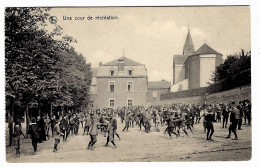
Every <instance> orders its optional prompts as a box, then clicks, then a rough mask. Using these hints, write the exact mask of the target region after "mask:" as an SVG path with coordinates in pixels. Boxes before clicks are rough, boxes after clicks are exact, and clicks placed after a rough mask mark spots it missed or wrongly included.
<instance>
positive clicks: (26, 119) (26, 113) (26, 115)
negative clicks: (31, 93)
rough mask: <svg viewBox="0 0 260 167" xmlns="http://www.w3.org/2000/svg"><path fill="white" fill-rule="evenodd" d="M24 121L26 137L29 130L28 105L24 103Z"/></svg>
mask: <svg viewBox="0 0 260 167" xmlns="http://www.w3.org/2000/svg"><path fill="white" fill-rule="evenodd" d="M25 121H26V135H28V129H29V107H28V103H26V110H25Z"/></svg>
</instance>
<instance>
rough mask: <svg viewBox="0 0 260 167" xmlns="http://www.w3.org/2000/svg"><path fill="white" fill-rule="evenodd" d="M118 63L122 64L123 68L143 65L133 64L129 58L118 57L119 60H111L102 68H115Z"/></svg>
mask: <svg viewBox="0 0 260 167" xmlns="http://www.w3.org/2000/svg"><path fill="white" fill-rule="evenodd" d="M119 61H122V62H124V65H125V66H140V65H143V64H140V63H137V62H135V61H133V60H131V59H129V58H126V57H120V58H119V59H116V60H113V61H111V62H108V63H106V64H103V66H117V65H118V62H119Z"/></svg>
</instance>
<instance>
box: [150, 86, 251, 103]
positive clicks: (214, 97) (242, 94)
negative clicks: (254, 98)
mask: <svg viewBox="0 0 260 167" xmlns="http://www.w3.org/2000/svg"><path fill="white" fill-rule="evenodd" d="M245 98H247V99H249V100H250V101H251V86H244V87H241V88H235V89H231V90H228V91H223V92H218V93H214V94H209V95H201V96H193V97H180V98H172V99H164V100H163V99H162V98H161V100H160V101H156V102H153V103H152V104H151V105H164V104H172V103H183V104H187V103H189V104H197V103H198V102H200V104H202V103H204V102H205V101H207V103H211V102H217V103H220V102H227V103H228V102H229V101H230V100H234V101H235V102H236V103H238V102H239V101H240V100H244V99H245Z"/></svg>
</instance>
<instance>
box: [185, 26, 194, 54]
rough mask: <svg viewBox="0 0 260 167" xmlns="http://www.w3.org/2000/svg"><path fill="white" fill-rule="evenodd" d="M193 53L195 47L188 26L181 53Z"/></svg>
mask: <svg viewBox="0 0 260 167" xmlns="http://www.w3.org/2000/svg"><path fill="white" fill-rule="evenodd" d="M193 53H195V49H194V45H193V42H192V39H191V35H190V28H188V34H187V37H186V41H185V43H184V46H183V55H191V54H193Z"/></svg>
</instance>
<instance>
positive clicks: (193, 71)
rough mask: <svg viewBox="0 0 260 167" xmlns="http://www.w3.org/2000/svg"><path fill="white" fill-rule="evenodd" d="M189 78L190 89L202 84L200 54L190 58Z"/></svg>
mask: <svg viewBox="0 0 260 167" xmlns="http://www.w3.org/2000/svg"><path fill="white" fill-rule="evenodd" d="M188 61H189V62H188V73H189V75H188V80H189V89H195V88H199V87H201V86H200V84H199V83H200V61H199V58H198V56H192V57H191V58H189V59H188Z"/></svg>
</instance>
